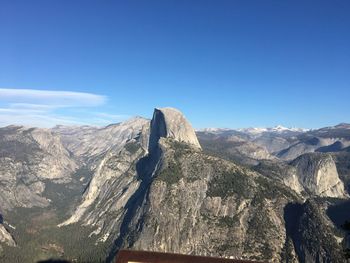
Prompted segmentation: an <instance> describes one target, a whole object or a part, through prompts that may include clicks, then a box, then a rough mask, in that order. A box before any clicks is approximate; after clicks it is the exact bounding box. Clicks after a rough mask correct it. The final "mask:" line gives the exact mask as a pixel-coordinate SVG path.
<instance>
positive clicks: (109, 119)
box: [0, 89, 129, 127]
mask: <svg viewBox="0 0 350 263" xmlns="http://www.w3.org/2000/svg"><path fill="white" fill-rule="evenodd" d="M106 101H107V97H106V96H104V95H98V94H93V93H85V92H73V91H50V90H33V89H0V105H1V106H0V126H7V125H11V124H16V125H25V126H36V127H52V126H55V125H57V124H62V125H94V126H104V125H108V124H111V123H116V122H120V121H122V120H125V119H127V118H128V117H129V116H127V115H120V114H110V113H105V112H95V110H96V107H98V108H99V109H103V106H104V104H105V103H106ZM89 108H90V109H89Z"/></svg>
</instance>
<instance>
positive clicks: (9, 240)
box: [0, 222, 16, 254]
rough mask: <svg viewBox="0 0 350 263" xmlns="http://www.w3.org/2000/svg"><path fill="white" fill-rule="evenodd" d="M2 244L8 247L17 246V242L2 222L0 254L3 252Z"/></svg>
mask: <svg viewBox="0 0 350 263" xmlns="http://www.w3.org/2000/svg"><path fill="white" fill-rule="evenodd" d="M1 243H2V244H6V245H7V246H16V242H15V241H14V240H13V237H12V236H11V234H10V233H9V232H8V231H7V229H6V228H5V226H4V225H3V224H2V222H1V223H0V254H1V252H2V247H1Z"/></svg>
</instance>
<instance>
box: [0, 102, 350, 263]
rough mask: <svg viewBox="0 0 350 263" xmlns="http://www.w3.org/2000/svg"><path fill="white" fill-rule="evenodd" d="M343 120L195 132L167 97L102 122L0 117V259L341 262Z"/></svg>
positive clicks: (348, 128) (345, 177) (347, 141)
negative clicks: (141, 113) (147, 115)
mask: <svg viewBox="0 0 350 263" xmlns="http://www.w3.org/2000/svg"><path fill="white" fill-rule="evenodd" d="M349 145H350V125H348V124H339V125H337V126H334V127H326V128H322V129H319V130H304V129H288V128H284V127H282V126H279V127H276V128H270V129H239V130H231V129H205V130H201V131H195V130H194V129H193V128H192V126H191V124H190V123H189V122H188V121H187V119H186V118H185V117H184V116H183V114H182V113H181V112H180V111H178V110H176V109H173V108H161V109H155V111H154V114H153V118H152V120H148V119H144V118H142V117H136V118H132V119H130V120H128V121H126V122H122V123H118V124H112V125H109V126H106V127H101V128H97V127H89V126H82V127H69V126H56V127H54V128H52V129H41V128H26V127H21V126H8V127H4V128H0V164H1V165H0V214H1V222H0V226H1V227H2V228H0V230H1V231H0V260H1V261H3V262H24V263H25V262H39V261H43V260H48V259H62V260H63V259H64V260H68V261H70V262H112V261H113V258H114V257H115V255H116V253H117V251H118V250H119V249H122V248H131V249H137V250H149V251H159V252H173V253H183V254H190V255H204V256H219V257H229V258H239V259H250V260H260V261H268V262H318V261H319V260H321V261H325V262H345V260H346V258H347V251H348V249H349V247H348V242H347V240H348V238H349V233H348V230H347V229H346V228H344V227H343V225H344V224H345V223H346V221H348V220H350V214H348V213H347V212H346V211H347V210H348V209H347V207H348V203H349V191H348V190H349V180H350V179H349V178H350V169H349V160H350V155H349V154H350V153H349V151H348V147H349Z"/></svg>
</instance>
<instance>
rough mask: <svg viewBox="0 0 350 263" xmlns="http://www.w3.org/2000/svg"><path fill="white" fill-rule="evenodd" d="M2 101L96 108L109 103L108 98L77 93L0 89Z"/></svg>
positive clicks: (0, 99)
mask: <svg viewBox="0 0 350 263" xmlns="http://www.w3.org/2000/svg"><path fill="white" fill-rule="evenodd" d="M0 101H6V102H14V103H23V104H27V103H29V104H42V103H43V102H44V103H45V104H50V105H64V106H67V107H94V106H99V105H103V104H104V103H105V102H106V101H107V97H106V96H103V95H98V94H93V93H86V92H75V91H53V90H36V89H1V88H0ZM28 101H29V102H28Z"/></svg>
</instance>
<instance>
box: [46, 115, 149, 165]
mask: <svg viewBox="0 0 350 263" xmlns="http://www.w3.org/2000/svg"><path fill="white" fill-rule="evenodd" d="M148 126H149V120H147V119H145V118H141V117H135V118H131V119H129V120H127V121H125V122H121V123H117V124H112V125H108V126H106V127H102V128H97V127H91V126H81V127H70V126H56V127H54V128H53V131H54V132H55V133H56V134H58V135H59V136H60V137H61V138H62V141H63V144H64V145H65V147H66V148H67V149H69V151H71V152H72V153H73V154H74V156H76V157H78V158H80V159H82V160H83V161H87V160H92V159H94V157H98V156H100V155H101V154H104V153H106V152H107V151H109V150H112V149H113V150H114V151H118V149H117V148H118V147H119V148H120V149H121V148H122V147H123V145H125V143H126V141H128V140H130V139H132V138H135V137H137V136H138V135H140V134H141V130H142V129H143V127H145V128H146V127H147V128H146V129H147V130H148ZM142 136H146V137H147V138H142V145H143V147H144V148H145V149H147V144H148V133H147V131H146V130H144V131H143V133H142Z"/></svg>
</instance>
